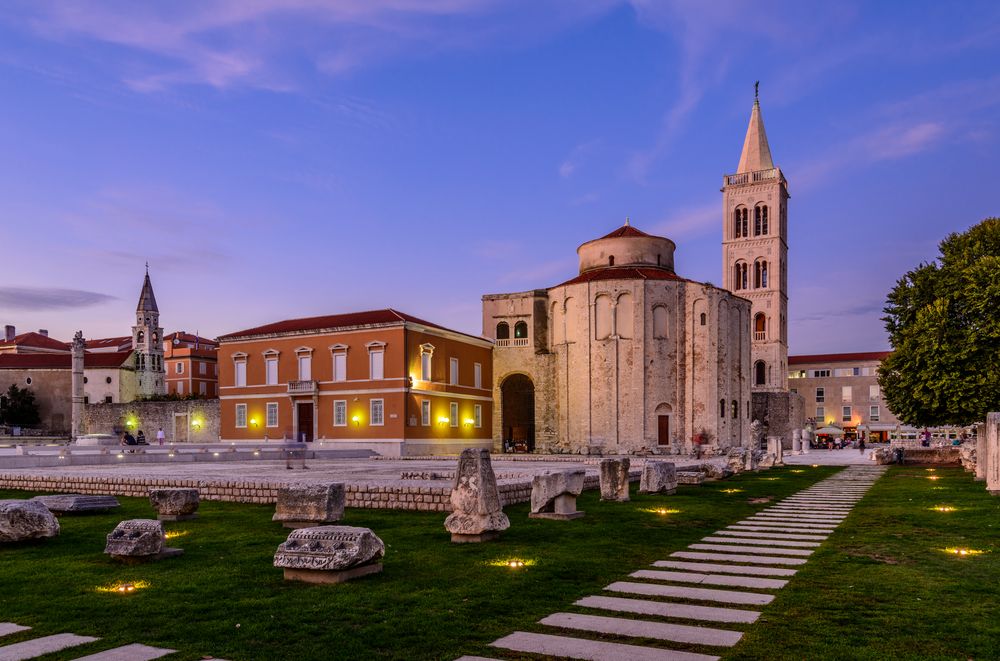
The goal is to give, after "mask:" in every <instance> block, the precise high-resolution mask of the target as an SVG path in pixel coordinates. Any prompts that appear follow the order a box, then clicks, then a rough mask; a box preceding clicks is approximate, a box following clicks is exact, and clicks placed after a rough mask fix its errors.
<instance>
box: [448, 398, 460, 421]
mask: <svg viewBox="0 0 1000 661" xmlns="http://www.w3.org/2000/svg"><path fill="white" fill-rule="evenodd" d="M448 413H449V416H448V419H449V420H450V421H451V426H452V427H457V426H458V402H452V403H451V405H450V406H449V407H448Z"/></svg>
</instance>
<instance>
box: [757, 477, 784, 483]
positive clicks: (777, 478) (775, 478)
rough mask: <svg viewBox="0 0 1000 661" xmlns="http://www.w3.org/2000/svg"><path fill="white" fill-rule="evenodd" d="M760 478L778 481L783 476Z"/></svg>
mask: <svg viewBox="0 0 1000 661" xmlns="http://www.w3.org/2000/svg"><path fill="white" fill-rule="evenodd" d="M760 479H762V480H767V481H768V482H776V481H777V480H780V479H781V478H780V477H762V478H760Z"/></svg>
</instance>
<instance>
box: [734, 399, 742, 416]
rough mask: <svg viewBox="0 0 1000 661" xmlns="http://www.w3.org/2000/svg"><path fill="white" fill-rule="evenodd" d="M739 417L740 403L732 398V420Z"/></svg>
mask: <svg viewBox="0 0 1000 661" xmlns="http://www.w3.org/2000/svg"><path fill="white" fill-rule="evenodd" d="M739 417H740V403H739V402H738V401H736V400H735V399H734V400H733V420H737V419H739Z"/></svg>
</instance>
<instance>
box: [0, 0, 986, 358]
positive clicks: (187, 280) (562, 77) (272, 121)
mask: <svg viewBox="0 0 1000 661" xmlns="http://www.w3.org/2000/svg"><path fill="white" fill-rule="evenodd" d="M997 62H1000V5H998V4H997V3H996V2H994V1H988V2H973V1H963V2H961V3H941V2H921V1H916V0H913V1H908V2H905V3H904V2H870V3H860V2H850V1H845V2H832V3H831V2H822V3H821V2H812V1H808V2H801V1H800V2H769V1H764V0H757V1H754V2H722V1H719V0H715V1H713V2H710V3H706V2H700V1H698V0H692V1H690V2H685V1H662V2H656V1H652V0H633V1H632V2H615V1H612V0H595V1H592V2H585V1H583V0H579V1H577V0H574V1H572V2H570V1H559V0H527V1H524V2H520V1H511V0H437V1H434V0H335V1H329V2H324V1H322V0H254V1H250V0H202V1H198V2H195V1H184V0H181V1H179V2H169V3H168V2H161V3H135V2H131V1H128V0H123V1H121V2H111V1H109V2H73V1H72V0H63V1H53V2H49V1H46V0H26V1H24V2H18V1H14V2H10V3H5V6H4V10H3V12H2V15H0V98H2V99H3V100H2V102H0V264H2V265H3V268H2V276H0V323H13V324H16V325H17V327H18V330H19V332H22V331H26V330H35V329H38V328H48V329H49V330H50V331H51V333H52V335H53V336H56V337H59V338H60V339H69V338H70V337H71V336H72V331H73V330H74V329H77V328H81V329H83V331H84V333H85V335H86V336H87V337H102V336H112V335H123V334H128V333H129V332H130V325H131V323H132V316H133V310H134V309H135V303H136V300H137V298H138V295H139V288H140V285H141V281H142V274H143V263H144V262H145V261H146V260H148V261H149V264H150V274H151V277H152V279H153V285H154V287H155V289H156V297H157V300H158V302H159V305H160V311H161V320H162V322H163V325H164V327H165V328H166V330H167V331H168V332H170V331H173V330H187V331H190V332H194V331H196V330H198V331H200V332H201V333H202V334H204V335H208V336H215V335H219V334H222V333H224V332H229V331H234V330H238V329H240V328H245V327H250V326H255V325H258V324H262V323H266V322H270V321H276V320H279V319H284V318H289V317H300V316H310V315H317V314H330V313H335V312H346V311H353V310H361V309H372V308H381V307H396V308H399V309H401V310H404V311H407V312H410V313H411V314H415V315H418V316H421V317H424V318H427V319H430V320H433V321H436V322H438V323H442V324H445V325H449V326H452V327H454V328H457V329H459V330H464V331H469V332H473V333H477V334H478V333H479V332H481V330H482V329H481V321H480V300H479V298H480V296H481V295H482V294H484V293H496V292H506V291H521V290H526V289H532V288H537V287H546V286H551V285H554V284H558V283H559V282H561V281H563V280H565V279H568V278H569V277H572V275H573V274H575V272H576V253H575V250H576V247H577V246H578V245H579V244H580V243H582V242H584V241H587V240H589V239H591V238H594V237H597V236H600V235H602V234H605V233H607V232H609V231H611V230H612V229H614V228H615V227H617V226H619V225H620V224H621V223H622V221H623V220H624V218H625V217H626V216H629V217H631V219H632V223H633V224H634V225H635V226H637V227H639V228H640V229H643V230H646V231H649V232H654V233H659V234H663V235H665V236H668V237H670V238H672V239H673V240H674V241H676V242H677V244H678V248H677V254H676V265H677V271H678V273H679V274H681V275H683V276H686V277H689V278H693V279H697V280H703V281H710V282H715V283H719V282H721V264H720V259H721V247H720V241H721V231H722V229H721V223H722V218H721V214H722V212H721V194H720V193H719V187H720V186H721V183H722V176H723V175H724V174H726V173H732V172H734V171H735V169H736V164H737V161H738V160H739V155H740V153H739V152H740V147H741V146H742V143H743V136H744V132H745V131H746V125H747V120H748V117H749V113H750V107H751V104H752V100H753V82H754V81H755V80H758V79H759V80H760V81H761V105H762V108H763V114H764V121H765V124H766V126H767V132H768V137H769V139H770V144H771V151H772V154H773V155H774V158H775V162H776V164H777V165H778V166H779V167H781V168H782V170H783V171H784V172H785V174H786V176H787V177H788V179H789V182H790V191H791V194H792V199H791V201H790V203H789V227H790V230H789V231H790V252H789V259H790V267H789V283H790V302H789V310H790V312H789V314H790V351H791V352H792V353H819V352H834V351H862V350H878V349H883V348H886V346H887V345H886V340H885V334H884V331H883V327H882V322H881V321H879V319H878V318H879V316H880V311H881V306H882V303H883V300H884V298H885V294H886V292H887V291H888V289H889V288H891V287H892V285H893V284H894V282H895V280H896V279H897V278H898V277H899V276H900V275H901V274H902V273H903V272H905V271H906V270H908V269H910V268H913V267H914V266H916V265H917V264H918V263H919V262H921V261H924V260H930V259H933V257H934V256H935V254H936V246H937V243H938V241H940V239H942V238H943V237H944V236H945V235H946V234H947V233H948V232H952V231H960V230H963V229H965V228H966V227H968V226H969V225H971V224H973V223H975V222H978V221H979V220H981V219H982V218H984V217H987V216H990V215H997V214H998V213H1000V209H998V208H997V207H998V204H997V201H998V196H997V191H998V183H997V180H996V177H997V172H996V163H997V158H996V155H997V153H998V147H1000V69H998V67H997Z"/></svg>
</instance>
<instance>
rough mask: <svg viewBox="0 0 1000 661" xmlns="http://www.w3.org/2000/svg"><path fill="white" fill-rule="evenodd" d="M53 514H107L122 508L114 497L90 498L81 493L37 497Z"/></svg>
mask: <svg viewBox="0 0 1000 661" xmlns="http://www.w3.org/2000/svg"><path fill="white" fill-rule="evenodd" d="M32 500H37V501H38V502H40V503H41V504H43V505H45V506H46V507H47V508H49V510H50V511H51V512H52V513H53V514H57V515H59V514H80V513H84V512H106V511H108V510H110V509H114V508H115V507H121V505H120V504H119V503H118V499H117V498H115V497H114V496H89V495H86V494H80V493H61V494H55V495H51V496H35V497H34V498H32Z"/></svg>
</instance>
